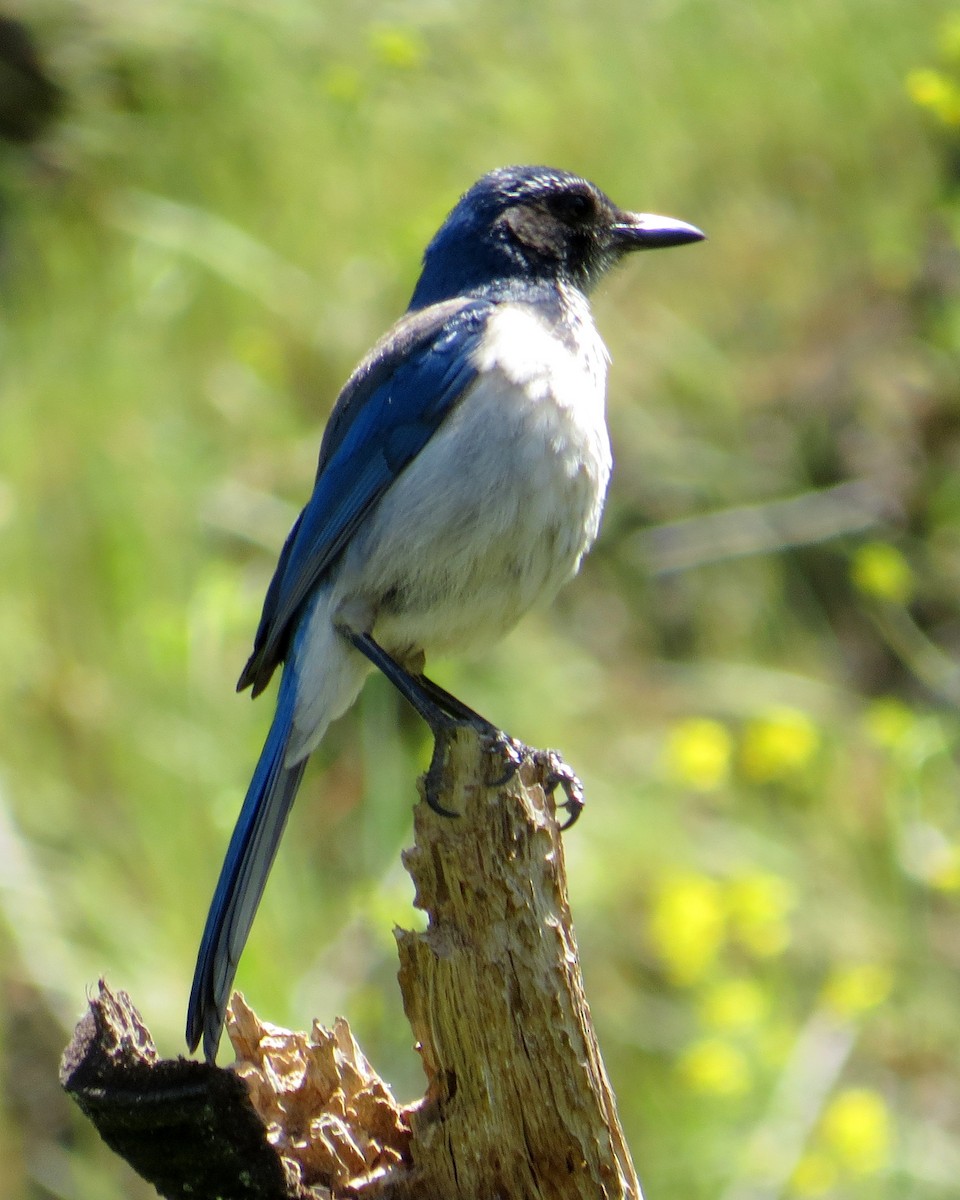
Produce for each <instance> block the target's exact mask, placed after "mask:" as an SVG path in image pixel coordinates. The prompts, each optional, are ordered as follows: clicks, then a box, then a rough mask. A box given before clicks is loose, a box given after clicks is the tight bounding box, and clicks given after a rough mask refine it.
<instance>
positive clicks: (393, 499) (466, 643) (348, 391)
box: [187, 166, 704, 1062]
mask: <svg viewBox="0 0 960 1200" xmlns="http://www.w3.org/2000/svg"><path fill="white" fill-rule="evenodd" d="M703 236H704V235H703V234H702V233H701V232H700V230H699V229H696V228H694V227H693V226H692V225H687V224H685V223H684V222H682V221H676V220H673V219H671V218H668V217H659V216H653V215H650V214H639V213H631V212H625V211H623V210H622V209H619V208H617V207H616V205H615V204H613V202H612V201H611V200H610V199H609V198H608V197H607V196H605V195H604V193H603V192H601V191H600V190H599V188H597V187H596V186H594V184H592V183H590V182H588V181H587V180H586V179H582V178H580V177H578V176H576V175H571V174H569V173H567V172H565V171H558V170H553V169H550V168H547V167H529V166H527V167H506V168H503V169H501V170H497V171H492V172H491V173H490V174H488V175H485V176H484V177H483V178H482V179H480V180H479V182H477V183H476V184H474V186H473V187H472V188H470V190H469V191H468V192H466V194H465V195H464V196H463V197H462V198H461V199H460V201H459V203H458V204H457V205H456V206H455V207H454V209H453V211H452V212H451V213H450V215H449V216H448V217H447V219H446V220H445V221H444V223H443V225H442V226H441V227H440V230H439V232H438V233H437V234H436V236H435V237H434V238H433V240H432V241H431V242H430V244H429V246H428V247H427V250H426V253H425V254H424V259H423V270H422V272H421V275H420V279H419V281H418V282H417V285H416V288H415V289H414V293H413V298H412V299H411V301H410V306H409V308H408V310H407V312H406V314H405V315H404V316H403V317H401V319H400V320H399V321H398V322H397V324H396V325H394V327H393V328H392V329H391V330H390V331H389V333H387V334H386V336H385V337H384V338H382V339H381V340H380V341H379V342H378V343H377V344H376V345H375V346H374V348H373V349H372V350H371V351H370V353H369V354H368V355H367V357H366V358H365V359H364V360H363V361H362V362H361V363H360V365H359V366H358V367H357V369H356V370H355V371H354V373H353V375H351V377H350V379H349V380H348V381H347V384H346V386H345V387H344V389H343V391H342V392H341V393H340V397H339V399H338V400H337V403H336V406H335V408H334V410H333V414H332V416H331V417H330V421H329V423H328V424H327V427H326V430H325V432H324V435H323V440H322V443H321V446H320V461H319V464H318V467H317V476H316V482H315V484H314V489H313V495H312V496H311V497H310V500H309V502H308V504H307V506H306V508H305V509H304V510H303V512H302V513H301V514H300V516H299V517H298V519H297V521H296V523H295V525H294V526H293V529H292V530H291V532H290V534H289V536H288V538H287V540H286V543H285V544H284V547H283V550H282V551H281V553H280V560H279V562H278V564H277V569H276V572H275V573H274V576H273V579H272V581H271V583H270V586H269V588H268V590H267V595H266V599H265V601H264V606H263V615H262V616H261V618H260V624H259V627H258V629H257V632H256V637H255V641H254V648H253V653H252V654H251V656H250V660H249V662H248V663H247V665H246V666H245V667H244V669H243V674H242V675H241V676H240V682H239V684H238V690H243V689H244V688H247V687H250V688H252V689H253V695H254V696H257V695H258V694H259V693H260V692H262V691H263V690H264V688H265V687H266V686H267V684H268V683H269V682H270V679H271V677H272V676H273V673H274V672H275V671H276V669H277V668H278V667H279V666H281V664H282V666H283V673H282V676H281V679H280V688H279V693H278V696H277V708H276V713H275V715H274V718H273V724H272V725H271V727H270V732H269V734H268V735H267V740H266V743H265V745H264V747H263V751H262V753H261V755H260V760H259V762H258V763H257V767H256V770H255V772H254V775H253V779H252V780H251V783H250V787H249V790H248V791H247V795H246V799H245V800H244V803H243V808H242V809H241V812H240V816H239V819H238V821H237V826H236V828H235V830H234V832H233V836H232V838H231V840H230V846H229V848H228V850H227V856H226V859H225V861H224V864H223V868H222V870H221V872H220V880H219V882H218V884H217V888H216V892H215V894H214V897H213V902H212V904H211V907H210V913H209V915H208V917H207V923H206V928H205V929H204V932H203V939H202V941H201V943H200V951H199V954H198V956H197V966H196V973H195V975H194V980H193V989H192V992H191V995H190V1005H189V1011H188V1014H187V1043H188V1045H189V1047H190V1049H191V1050H194V1049H196V1047H197V1045H198V1044H199V1042H200V1039H201V1037H202V1038H203V1050H204V1054H205V1056H206V1058H207V1060H208V1061H209V1062H213V1061H214V1059H215V1057H216V1053H217V1046H218V1044H219V1041H220V1035H221V1031H222V1028H223V1022H224V1016H225V1011H226V1005H227V999H228V996H229V993H230V989H231V986H232V984H233V978H234V975H235V973H236V969H237V963H238V961H239V958H240V954H241V952H242V950H243V947H244V943H245V942H246V939H247V934H248V933H249V930H250V926H251V924H252V922H253V918H254V914H255V912H256V909H257V905H258V904H259V902H260V897H261V895H262V893H263V889H264V885H265V884H266V880H267V875H268V873H269V871H270V867H271V865H272V863H273V859H274V856H275V854H276V850H277V846H278V844H279V841H280V837H281V835H282V833H283V829H284V826H285V824H286V821H287V816H288V814H289V812H290V807H291V805H292V804H293V800H294V797H295V796H296V794H297V789H298V787H299V786H300V780H301V778H302V776H303V771H304V767H305V766H306V763H307V759H308V758H309V756H310V754H311V752H312V751H313V750H314V749H315V747H316V746H317V744H318V743H319V741H320V739H321V738H322V737H323V735H324V732H325V731H326V729H327V726H328V725H329V724H330V722H331V721H333V720H334V719H335V718H337V717H339V716H340V715H341V714H342V713H344V712H345V711H346V709H348V708H349V707H350V705H351V704H353V702H354V701H355V700H356V698H357V695H358V694H359V692H360V689H361V687H362V685H363V682H364V679H365V677H366V676H367V675H368V674H369V672H370V671H371V670H372V669H373V668H374V667H377V668H379V669H380V670H381V671H382V672H383V673H384V674H385V675H386V676H387V678H388V679H390V681H391V682H392V683H393V684H394V685H395V686H396V687H397V688H398V690H399V691H400V692H401V694H402V695H404V696H405V697H406V698H407V700H409V702H410V703H411V704H412V705H413V707H414V708H415V709H416V710H417V712H419V713H420V715H421V716H422V717H423V718H424V719H425V720H426V722H427V723H428V725H429V726H430V728H431V729H432V730H433V732H434V735H435V736H436V735H437V734H438V733H439V732H440V731H442V730H444V729H446V728H449V727H450V726H452V725H458V724H464V723H467V724H470V725H472V726H473V727H475V728H477V729H480V730H482V731H483V732H484V733H485V734H488V735H493V736H496V737H499V738H500V739H501V741H502V742H503V743H504V744H507V743H508V742H509V740H508V739H506V738H505V735H503V734H500V733H499V731H498V730H497V729H496V727H495V726H493V725H491V724H490V723H489V722H487V721H485V720H484V719H483V718H482V717H480V716H479V715H478V714H477V713H475V712H474V711H473V710H472V709H470V708H468V707H467V706H466V705H465V704H463V703H462V702H461V701H459V700H457V699H456V697H454V696H451V695H450V694H449V693H448V692H446V691H444V690H443V689H442V688H441V687H439V686H438V685H437V684H435V683H433V682H432V681H431V680H429V679H428V678H426V676H425V675H424V674H423V669H424V663H425V656H426V654H428V653H429V654H437V653H446V652H448V651H452V650H455V651H457V652H462V651H464V650H469V649H471V648H482V647H483V646H485V645H487V644H489V643H490V642H491V641H492V640H493V639H495V638H498V637H501V636H502V635H503V634H504V633H506V632H507V630H509V629H510V628H511V627H512V626H513V625H514V624H515V623H516V622H517V621H518V620H519V618H520V617H521V616H522V615H523V614H524V613H525V612H526V611H527V610H528V609H529V608H530V607H531V606H532V605H533V604H535V603H536V602H538V601H541V600H543V599H548V598H550V597H551V596H552V595H553V594H554V593H555V592H556V591H557V590H558V588H559V587H560V586H561V585H562V584H563V583H564V582H565V581H566V580H568V579H570V578H571V577H572V576H573V575H574V574H575V573H576V571H577V569H578V567H579V565H580V560H581V558H582V557H583V555H584V554H585V552H586V551H587V550H588V549H589V547H590V545H591V544H592V543H593V541H594V539H595V537H596V535H597V530H598V529H599V525H600V515H601V511H602V509H603V502H604V497H605V495H606V490H607V482H608V479H609V476H610V468H611V456H610V443H609V438H608V435H607V429H606V421H605V415H604V407H605V393H606V375H607V361H608V356H607V351H606V348H605V346H604V344H603V342H602V341H601V340H600V336H599V334H598V333H597V330H596V327H595V325H594V323H593V318H592V316H591V313H590V308H589V305H588V302H587V296H588V294H589V293H590V291H591V290H592V289H593V287H594V285H595V284H596V283H597V282H598V280H599V279H600V277H601V276H602V275H603V274H604V272H605V271H606V270H607V269H608V268H610V267H611V266H613V265H614V264H615V263H616V262H617V261H619V259H621V258H622V257H623V256H624V255H625V254H626V253H628V252H629V251H631V250H644V249H656V248H658V247H663V246H678V245H682V244H683V243H686V242H695V241H699V240H700V239H701V238H702V237H703ZM435 757H436V753H435ZM427 794H428V798H429V799H430V800H431V803H432V804H433V805H434V807H435V808H437V809H438V810H439V811H443V810H442V809H440V806H439V804H438V803H437V801H436V797H435V796H432V795H431V789H429V788H428V793H427ZM573 815H575V813H574V814H573Z"/></svg>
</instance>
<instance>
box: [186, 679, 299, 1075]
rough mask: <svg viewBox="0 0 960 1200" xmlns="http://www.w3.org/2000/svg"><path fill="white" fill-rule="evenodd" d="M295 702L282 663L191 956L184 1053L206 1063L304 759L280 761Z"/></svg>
mask: <svg viewBox="0 0 960 1200" xmlns="http://www.w3.org/2000/svg"><path fill="white" fill-rule="evenodd" d="M295 700H296V673H295V671H294V670H293V668H292V664H289V663H288V664H287V666H286V667H285V668H284V672H283V678H282V680H281V682H280V693H279V696H278V697H277V711H276V713H275V715H274V718H273V724H272V725H271V726H270V732H269V733H268V734H267V740H266V742H265V744H264V747H263V751H262V753H261V755H260V761H259V762H258V763H257V769H256V771H254V774H253V779H252V780H251V781H250V787H249V788H248V789H247V795H246V799H245V800H244V802H243V808H242V809H241V810H240V816H239V818H238V820H237V824H236V828H235V829H234V831H233V836H232V837H231V839H230V846H229V848H228V849H227V856H226V858H225V859H224V862H223V867H222V868H221V871H220V880H219V882H218V883H217V890H216V892H215V893H214V896H213V903H212V904H211V905H210V912H209V914H208V915H207V924H206V927H205V928H204V931H203V939H202V940H201V942H200V952H199V954H198V955H197V968H196V971H195V972H194V976H193V988H192V990H191V992H190V1006H189V1008H188V1009H187V1045H188V1046H189V1047H190V1049H191V1050H195V1049H196V1048H197V1045H198V1043H199V1041H200V1038H201V1037H202V1038H203V1053H204V1057H205V1058H206V1060H207V1062H210V1063H212V1062H213V1061H214V1060H215V1059H216V1056H217V1046H218V1045H219V1044H220V1034H221V1032H222V1030H223V1022H224V1017H225V1016H226V1010H227V1000H228V999H229V996H230V989H231V986H232V984H233V977H234V975H235V974H236V971H237V963H238V962H239V961H240V955H241V953H242V951H243V947H244V944H245V943H246V940H247V934H248V933H249V932H250V926H251V925H252V924H253V918H254V914H255V913H256V911H257V905H258V904H259V903H260V897H261V896H262V895H263V889H264V885H265V884H266V882H267V876H268V875H269V873H270V868H271V866H272V865H273V859H274V856H275V855H276V852H277V846H278V845H279V843H280V837H281V835H282V834H283V830H284V826H285V825H286V823H287V816H288V814H289V812H290V808H291V806H292V804H293V800H294V797H295V796H296V794H297V789H298V788H299V786H300V780H301V779H302V777H303V770H304V767H305V766H306V765H307V762H306V758H304V759H303V760H302V761H300V762H298V763H296V764H295V765H294V766H292V767H287V766H284V761H283V760H284V758H285V757H286V752H287V745H288V743H289V741H290V730H291V726H292V722H293V708H294V702H295Z"/></svg>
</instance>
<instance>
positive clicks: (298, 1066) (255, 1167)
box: [61, 731, 642, 1200]
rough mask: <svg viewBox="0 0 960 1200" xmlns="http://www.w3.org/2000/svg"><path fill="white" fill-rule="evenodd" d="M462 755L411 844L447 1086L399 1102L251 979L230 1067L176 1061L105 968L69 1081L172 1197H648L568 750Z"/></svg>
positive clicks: (405, 963)
mask: <svg viewBox="0 0 960 1200" xmlns="http://www.w3.org/2000/svg"><path fill="white" fill-rule="evenodd" d="M442 762H443V765H442V770H441V771H440V772H439V777H437V778H435V779H434V780H433V781H432V783H433V784H435V785H436V786H437V787H438V795H439V798H440V800H441V802H442V804H443V806H444V807H445V808H448V809H452V810H453V811H455V812H458V813H459V814H460V816H458V817H456V818H449V817H443V816H438V815H437V814H436V813H435V812H433V811H432V810H431V809H430V808H428V806H427V805H426V804H425V803H424V802H423V801H422V800H421V803H420V804H419V805H418V806H417V809H416V812H415V834H416V836H415V844H414V846H413V848H412V849H411V850H409V851H407V852H406V853H405V855H404V862H405V865H406V867H407V869H408V870H409V872H410V874H411V876H412V877H413V880H414V883H415V885H416V903H417V905H418V906H419V907H420V908H421V909H422V910H423V911H424V912H425V913H426V915H427V918H428V927H427V929H426V930H424V931H423V932H411V931H406V930H398V931H397V941H398V947H399V954H400V987H401V990H402V993H403V1002H404V1007H405V1009H406V1013H407V1016H408V1019H409V1021H410V1024H411V1027H412V1030H413V1035H414V1038H415V1039H416V1043H417V1047H418V1050H419V1052H420V1055H421V1059H422V1062H423V1066H424V1070H425V1072H426V1076H427V1090H426V1095H425V1096H424V1097H423V1099H422V1100H419V1101H417V1102H416V1103H414V1104H410V1105H406V1106H401V1105H398V1104H397V1103H396V1101H394V1099H393V1097H392V1094H391V1093H390V1089H389V1087H388V1086H387V1085H386V1084H385V1083H384V1082H383V1081H382V1080H380V1079H379V1077H377V1076H376V1074H375V1072H374V1071H373V1070H372V1068H371V1067H370V1064H369V1063H368V1062H367V1060H366V1058H365V1057H364V1056H363V1054H362V1052H361V1051H360V1049H359V1047H358V1046H357V1045H356V1043H355V1042H354V1040H353V1037H352V1035H351V1034H350V1031H349V1028H348V1027H347V1025H346V1022H345V1021H342V1020H341V1019H339V1018H338V1020H337V1023H336V1024H335V1026H334V1028H333V1029H332V1030H327V1029H324V1028H322V1027H321V1026H320V1025H319V1024H315V1025H314V1028H313V1031H312V1033H311V1034H310V1035H306V1034H301V1033H292V1032H290V1031H288V1030H284V1029H279V1028H278V1027H276V1026H273V1025H269V1024H267V1023H265V1022H262V1021H260V1020H259V1018H257V1017H256V1016H255V1014H253V1013H252V1012H251V1010H250V1009H249V1008H248V1007H247V1006H246V1005H245V1004H244V1003H243V1000H242V997H235V998H234V1002H233V1003H232V1006H231V1011H230V1014H229V1015H228V1021H227V1032H228V1034H229V1036H230V1038H231V1041H232V1043H233V1046H234V1050H235V1052H236V1054H237V1063H236V1064H235V1065H234V1067H233V1068H232V1069H231V1070H229V1071H224V1070H221V1069H219V1068H216V1067H208V1066H206V1065H205V1064H201V1063H197V1062H191V1061H188V1060H185V1059H182V1058H181V1059H177V1060H165V1061H164V1060H160V1059H159V1056H158V1055H157V1053H156V1050H155V1048H154V1047H153V1044H152V1041H151V1040H150V1037H149V1033H148V1032H147V1030H146V1028H145V1027H144V1025H143V1022H142V1020H141V1019H140V1017H139V1014H138V1013H137V1012H136V1010H135V1009H134V1008H133V1006H132V1005H131V1004H130V1002H129V999H128V998H127V997H126V996H125V995H124V993H118V994H116V995H114V994H113V993H111V992H109V990H107V989H106V988H105V987H104V985H103V984H102V983H101V991H100V995H99V996H98V997H97V998H96V999H95V1000H93V1001H92V1002H91V1006H90V1013H88V1015H87V1017H85V1018H84V1020H83V1021H81V1023H80V1025H79V1026H78V1027H77V1032H76V1034H75V1036H74V1040H73V1042H72V1043H71V1045H70V1047H68V1049H67V1051H66V1053H65V1055H64V1063H63V1069H62V1076H61V1078H62V1081H63V1084H64V1087H66V1089H67V1090H68V1092H70V1094H71V1095H73V1096H74V1098H75V1099H76V1100H77V1102H78V1103H79V1104H80V1106H81V1108H82V1109H83V1111H84V1112H85V1113H86V1114H87V1116H89V1117H90V1119H91V1120H92V1121H93V1122H94V1124H96V1126H97V1128H98V1129H99V1130H100V1132H101V1135H102V1136H103V1137H104V1139H105V1140H106V1141H107V1143H108V1144H109V1145H110V1146H111V1147H112V1148H113V1149H115V1150H116V1151H117V1153H119V1154H121V1155H123V1157H125V1158H126V1159H127V1160H128V1161H129V1162H130V1163H131V1164H132V1165H133V1166H134V1168H135V1169H137V1170H138V1171H140V1173H141V1174H143V1175H144V1177H145V1178H147V1179H149V1180H150V1181H151V1182H152V1183H154V1184H155V1186H157V1188H158V1190H159V1191H160V1192H161V1194H162V1195H164V1196H170V1197H186V1196H190V1197H192V1198H193V1200H205V1198H207V1197H209V1198H211V1200H212V1198H213V1197H215V1196H228V1197H245V1198H247V1200H303V1198H304V1197H325V1196H330V1195H331V1194H332V1195H334V1196H351V1197H359V1196H364V1197H372V1198H376V1200H457V1198H458V1197H463V1200H487V1198H489V1200H495V1198H496V1200H587V1198H589V1200H598V1198H602V1200H642V1197H641V1193H640V1187H639V1184H638V1182H637V1177H636V1174H635V1172H634V1169H633V1164H632V1162H631V1159H630V1154H629V1151H628V1150H627V1147H626V1144H625V1141H624V1138H623V1133H622V1130H621V1128H620V1124H619V1121H618V1118H617V1112H616V1104H615V1101H614V1097H613V1093H612V1092H611V1090H610V1085H609V1082H608V1080H607V1076H606V1072H605V1070H604V1067H603V1062H602V1060H601V1057H600V1051H599V1048H598V1046H597V1041H596V1036H595V1034H594V1031H593V1026H592V1023H591V1020H590V1010H589V1008H588V1006H587V1002H586V998H585V996H584V993H583V981H582V978H581V974H580V966H579V961H578V954H577V945H576V938H575V936H574V931H573V924H572V920H571V916H570V907H569V904H568V901H567V884H566V874H565V869H564V858H563V845H562V841H561V834H560V830H559V828H558V825H557V821H556V818H555V814H554V808H553V801H552V798H551V796H550V795H549V785H550V778H549V771H550V764H549V762H548V761H547V760H546V759H545V758H544V757H543V756H539V755H538V756H535V757H533V758H530V757H528V758H526V759H525V760H524V762H523V763H522V765H521V767H520V769H519V770H518V771H517V772H516V773H515V774H514V775H513V776H512V778H510V779H508V780H506V781H504V780H503V778H502V777H503V774H504V761H503V757H502V755H500V754H498V753H497V752H496V751H491V750H489V749H487V748H485V747H483V746H482V745H481V743H480V741H479V740H478V738H477V736H476V735H475V734H473V733H471V732H469V731H462V732H460V733H457V734H456V735H455V736H454V737H452V738H451V739H450V741H449V743H448V744H447V746H446V754H445V756H444V758H443V760H442ZM496 775H500V776H501V780H500V782H499V783H497V782H493V783H491V782H489V780H490V779H491V776H494V777H495V776H496ZM423 786H424V785H423V781H421V790H422V788H423Z"/></svg>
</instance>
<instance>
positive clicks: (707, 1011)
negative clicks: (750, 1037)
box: [700, 979, 768, 1030]
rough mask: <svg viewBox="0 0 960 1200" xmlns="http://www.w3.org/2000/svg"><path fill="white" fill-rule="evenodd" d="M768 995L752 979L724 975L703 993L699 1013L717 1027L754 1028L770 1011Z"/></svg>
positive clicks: (707, 1021) (704, 1021)
mask: <svg viewBox="0 0 960 1200" xmlns="http://www.w3.org/2000/svg"><path fill="white" fill-rule="evenodd" d="M767 1007H768V1006H767V997H766V995H765V993H764V991H763V989H762V988H761V987H760V986H759V984H757V983H755V982H754V981H753V980H752V979H725V980H723V981H722V982H721V983H715V984H714V985H713V986H712V987H711V988H710V989H709V990H708V991H707V993H706V995H705V996H704V997H703V1000H702V1001H701V1004H700V1015H701V1017H702V1019H703V1023H704V1024H705V1025H710V1026H712V1027H713V1028H714V1029H730V1030H733V1029H754V1028H755V1027H756V1026H758V1025H759V1024H760V1023H761V1022H762V1021H763V1018H764V1017H765V1016H766V1015H767Z"/></svg>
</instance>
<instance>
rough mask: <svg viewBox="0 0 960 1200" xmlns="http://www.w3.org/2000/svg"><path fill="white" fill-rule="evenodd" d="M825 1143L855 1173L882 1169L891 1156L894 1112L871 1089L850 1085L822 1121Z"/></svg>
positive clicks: (833, 1103) (866, 1172)
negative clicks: (891, 1128) (892, 1114)
mask: <svg viewBox="0 0 960 1200" xmlns="http://www.w3.org/2000/svg"><path fill="white" fill-rule="evenodd" d="M820 1132H821V1135H822V1138H823V1141H824V1143H825V1144H826V1145H827V1146H828V1147H829V1148H830V1149H831V1150H832V1151H833V1153H834V1155H835V1156H836V1158H837V1160H838V1162H840V1163H841V1164H842V1165H843V1166H844V1167H846V1169H847V1170H849V1171H850V1172H851V1173H852V1174H855V1175H872V1174H874V1173H875V1172H877V1171H881V1170H882V1169H883V1168H884V1167H885V1166H886V1165H887V1162H888V1160H889V1158H890V1146H891V1140H892V1138H891V1130H890V1114H889V1111H888V1109H887V1105H886V1103H885V1101H884V1099H883V1097H882V1096H881V1095H880V1094H879V1092H875V1091H873V1090H871V1089H870V1088H847V1089H846V1091H843V1092H840V1093H839V1095H837V1096H836V1097H835V1098H834V1099H833V1100H832V1101H831V1103H830V1104H829V1105H828V1106H827V1109H826V1111H825V1112H824V1114H823V1117H822V1119H821V1122H820Z"/></svg>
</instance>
